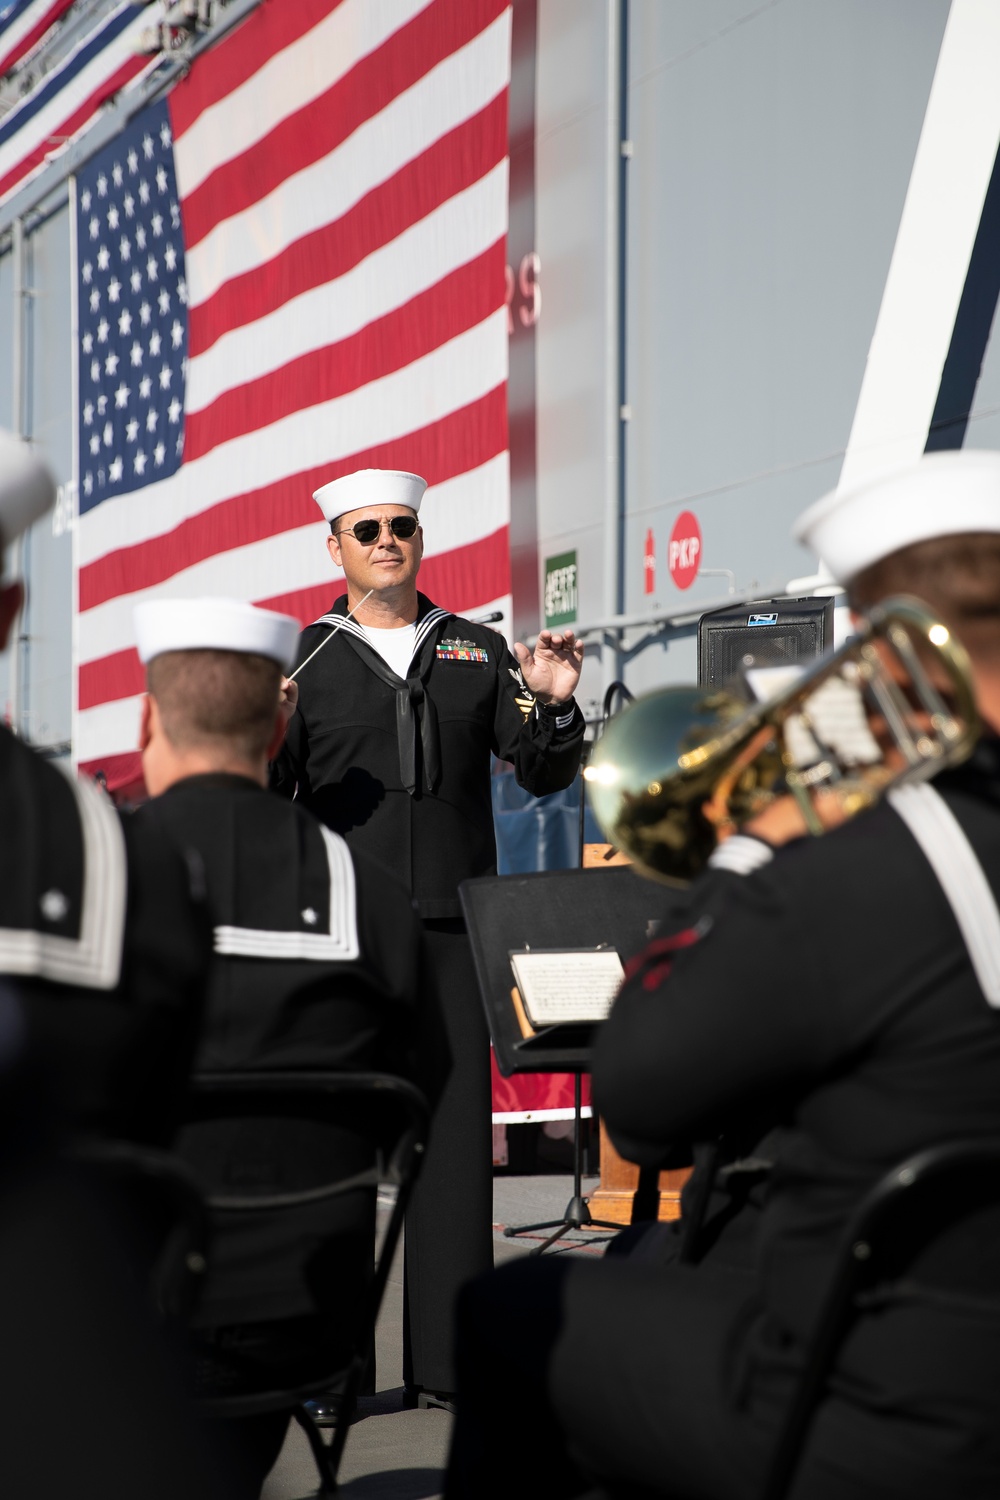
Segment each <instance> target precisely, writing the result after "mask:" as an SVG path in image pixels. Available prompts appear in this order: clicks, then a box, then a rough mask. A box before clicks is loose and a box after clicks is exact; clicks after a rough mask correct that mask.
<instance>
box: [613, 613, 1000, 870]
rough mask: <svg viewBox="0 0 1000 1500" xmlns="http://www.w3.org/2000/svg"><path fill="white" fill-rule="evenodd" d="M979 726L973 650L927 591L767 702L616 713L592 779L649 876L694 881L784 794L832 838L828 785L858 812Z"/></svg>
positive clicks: (718, 696)
mask: <svg viewBox="0 0 1000 1500" xmlns="http://www.w3.org/2000/svg"><path fill="white" fill-rule="evenodd" d="M925 661H927V662H928V665H927V666H925ZM930 663H933V664H934V665H933V666H930ZM933 677H937V678H939V679H941V680H943V681H945V682H946V683H947V687H946V688H944V689H943V690H941V689H939V688H938V687H937V686H936V685H935V682H934V680H932V678H933ZM978 735H979V716H978V714H977V711H976V700H975V693H974V688H973V680H972V670H971V666H970V663H969V658H968V655H967V654H966V651H965V648H964V647H963V646H962V644H961V642H960V641H958V640H957V639H956V638H955V636H954V635H953V634H952V633H951V631H950V630H949V629H948V627H947V626H946V625H944V624H943V623H942V622H941V621H940V620H939V619H937V617H936V616H935V615H934V614H933V613H932V612H931V610H930V609H928V607H927V606H926V605H925V604H923V603H921V601H920V600H918V599H913V598H909V597H907V596H900V597H898V598H894V599H887V600H886V601H885V602H884V603H882V604H880V605H877V606H876V607H875V608H874V609H872V610H871V612H870V613H869V614H868V615H867V616H866V617H865V618H864V620H863V621H862V622H861V623H860V625H859V628H858V633H857V635H855V636H854V637H853V638H852V639H851V640H850V641H848V642H847V643H846V644H845V645H843V646H841V647H840V648H839V650H837V651H834V652H832V653H831V654H830V655H828V656H825V657H822V658H821V659H820V660H819V661H817V662H816V663H815V664H814V665H813V666H812V667H810V668H809V669H808V670H806V671H804V672H802V673H801V674H798V675H797V676H796V680H795V681H794V682H793V683H791V684H790V685H786V686H784V687H782V688H781V689H780V690H779V691H778V692H776V693H774V694H773V695H772V696H771V697H769V698H767V699H766V700H765V701H763V702H761V703H759V704H757V705H755V706H753V707H750V708H748V707H747V705H746V704H745V703H743V702H741V701H740V700H739V699H737V698H735V697H734V696H732V695H731V694H729V693H724V692H719V691H714V690H711V689H706V688H698V687H673V688H664V689H662V690H661V691H659V692H655V693H649V694H647V695H646V696H645V697H642V698H637V699H636V700H635V702H634V703H631V704H630V705H629V706H628V707H627V708H625V709H623V711H622V712H621V713H620V714H617V715H616V716H615V717H614V718H613V719H612V720H610V722H609V723H608V725H607V728H606V729H605V731H604V734H603V735H602V736H601V738H600V740H599V741H598V742H597V745H596V747H595V749H594V751H593V753H592V755H591V758H590V763H589V765H588V766H587V768H586V770H585V771H584V777H585V779H586V782H587V790H588V793H589V795H590V800H591V805H592V806H593V809H594V813H595V816H596V817H597V821H598V822H599V823H600V825H601V827H602V829H603V830H604V832H605V835H606V837H607V838H608V839H609V840H610V841H611V842H612V843H613V844H615V845H617V847H618V848H620V849H623V850H624V851H625V852H626V853H627V854H628V855H629V856H630V857H631V859H632V861H633V863H634V864H635V866H636V867H637V869H638V870H639V872H640V873H641V874H645V875H649V876H651V877H652V878H653V879H656V880H662V881H665V882H667V883H668V884H686V883H687V882H688V881H689V880H691V879H692V878H693V877H694V876H695V875H697V874H698V873H699V871H700V870H701V869H703V868H704V866H705V865H706V863H707V862H708V859H709V857H710V856H711V854H712V851H713V849H714V848H715V847H716V844H717V843H718V842H719V841H720V839H721V838H723V837H725V836H726V835H727V834H728V833H730V832H733V831H735V830H737V829H739V828H740V827H741V826H742V825H743V824H744V823H746V822H747V821H748V820H749V819H751V818H753V817H754V816H756V815H757V814H758V813H760V812H762V811H763V810H764V808H765V807H766V806H768V804H769V803H770V802H772V801H773V800H774V798H775V797H777V796H780V795H782V794H784V793H791V795H792V796H793V797H794V798H795V799H796V802H797V804H798V806H799V808H800V810H801V813H802V816H803V819H804V820H805V824H806V827H807V828H808V830H809V832H810V833H813V834H820V833H822V832H823V831H824V824H823V822H822V821H821V819H820V817H819V814H818V813H817V810H816V805H815V798H816V796H817V794H818V793H821V792H823V793H827V792H832V793H833V794H834V795H835V796H836V798H837V803H838V806H839V809H840V812H841V814H842V815H843V816H844V817H852V816H854V815H855V814H856V813H858V812H861V811H863V810H864V809H865V808H867V807H870V806H872V805H873V804H874V803H875V802H877V801H878V799H879V798H880V797H882V796H884V794H885V793H886V792H887V791H888V790H889V789H890V788H891V787H893V786H896V785H898V784H899V783H900V782H902V781H908V780H921V779H924V778H926V777H930V776H933V775H935V774H936V773H937V772H938V771H939V770H942V769H943V768H944V767H946V766H954V765H958V764H959V763H960V762H961V761H963V760H964V759H965V758H966V757H967V756H968V755H969V754H970V752H971V750H972V747H973V746H974V744H975V742H976V739H977V738H978ZM880 741H881V742H880ZM886 741H888V747H889V748H888V750H886V748H885V742H886Z"/></svg>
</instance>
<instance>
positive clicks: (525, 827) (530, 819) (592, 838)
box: [493, 771, 604, 875]
mask: <svg viewBox="0 0 1000 1500" xmlns="http://www.w3.org/2000/svg"><path fill="white" fill-rule="evenodd" d="M582 785H583V783H582V781H581V779H580V777H579V776H578V777H577V778H576V780H575V781H574V782H573V784H572V786H569V787H567V788H566V790H565V791H564V792H553V793H552V794H551V796H548V797H532V796H531V795H530V793H528V792H526V791H524V790H523V789H522V788H521V787H519V786H518V784H517V782H516V781H515V780H514V772H513V771H501V772H500V773H499V774H497V775H495V776H494V777H493V826H494V827H495V829H496V835H497V861H498V863H497V868H498V870H499V872H500V874H501V875H525V874H528V873H530V872H531V871H532V870H574V869H576V868H577V867H578V865H579V863H580V788H581V786H582ZM585 836H586V842H587V843H588V844H595V843H601V842H602V841H603V838H604V836H603V834H602V833H601V831H600V829H599V828H598V826H597V824H596V822H595V821H594V815H593V813H592V812H591V811H590V809H589V808H588V809H587V818H586V830H585Z"/></svg>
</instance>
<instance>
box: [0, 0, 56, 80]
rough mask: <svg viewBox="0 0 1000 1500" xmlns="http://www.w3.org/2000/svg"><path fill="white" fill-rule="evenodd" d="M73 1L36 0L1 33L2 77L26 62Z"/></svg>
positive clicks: (0, 66) (0, 69) (0, 63)
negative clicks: (29, 54)
mask: <svg viewBox="0 0 1000 1500" xmlns="http://www.w3.org/2000/svg"><path fill="white" fill-rule="evenodd" d="M72 4H73V0H35V3H34V4H33V5H29V6H27V7H26V8H25V9H24V10H23V11H22V12H21V14H20V15H19V16H18V17H17V18H16V19H15V20H13V21H11V23H10V25H9V26H5V27H4V30H3V34H2V35H0V78H2V77H3V76H4V74H5V73H9V72H10V70H11V68H14V67H16V66H17V64H18V63H19V62H23V61H24V59H25V58H26V57H27V56H28V53H29V52H31V50H32V48H34V47H37V45H38V43H39V42H40V41H41V40H42V38H43V37H44V36H45V35H46V34H47V33H48V32H49V31H50V30H51V29H52V27H53V26H54V25H55V23H56V22H57V21H58V19H59V17H60V16H61V15H62V14H63V13H64V12H65V11H67V10H69V8H70V6H71V5H72Z"/></svg>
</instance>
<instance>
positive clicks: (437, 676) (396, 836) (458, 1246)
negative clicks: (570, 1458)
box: [272, 469, 584, 1404]
mask: <svg viewBox="0 0 1000 1500" xmlns="http://www.w3.org/2000/svg"><path fill="white" fill-rule="evenodd" d="M425 488H426V485H425V481H424V480H423V479H421V478H420V477H419V476H417V475H414V474H408V473H402V472H396V471H387V470H379V469H365V470H362V471H360V472H359V473H356V474H349V475H347V476H345V477H344V478H341V479H337V480H335V481H333V482H332V483H331V484H328V485H325V486H323V488H322V489H320V490H318V491H317V492H316V496H315V498H316V500H317V502H318V503H319V505H320V508H321V509H322V511H323V514H324V516H325V517H326V519H327V520H328V521H329V523H330V530H331V535H330V536H329V537H328V538H327V546H328V549H329V553H330V557H331V560H332V561H333V563H334V564H335V566H336V567H338V568H342V569H343V571H344V576H345V578H346V580H347V595H346V598H345V597H341V598H339V599H338V600H337V601H336V603H335V604H334V606H333V608H332V609H331V611H330V613H329V614H327V615H324V616H323V617H322V618H321V619H320V620H317V621H316V623H315V624H314V625H312V626H310V627H309V628H308V629H307V630H305V631H304V632H303V634H302V638H301V641H300V645H299V653H298V661H299V669H298V678H297V681H296V682H295V683H292V684H291V685H290V687H289V688H288V697H287V706H288V713H289V719H290V722H289V725H288V733H287V736H286V739H285V743H284V746H283V748H282V750H281V753H280V754H279V755H278V756H277V758H276V761H275V763H274V765H273V767H272V785H274V786H276V787H277V788H278V789H279V790H280V791H283V792H284V793H285V794H286V795H288V796H291V795H293V794H295V795H296V796H297V797H298V799H299V800H300V801H301V802H302V803H303V804H304V805H305V806H306V807H308V808H310V809H312V811H314V812H315V813H316V815H317V816H318V817H319V818H320V819H322V821H323V822H324V823H325V824H326V825H327V826H328V827H329V828H332V829H335V830H336V831H337V832H338V833H341V834H343V836H344V838H346V840H347V842H348V843H349V845H350V846H351V848H352V849H355V850H359V851H365V852H367V853H369V854H371V855H373V856H375V857H376V858H379V859H381V860H383V861H384V862H385V863H386V864H388V865H389V866H390V867H391V868H392V869H393V870H394V871H395V872H396V874H397V875H398V877H399V878H400V880H402V881H403V883H404V884H405V885H406V887H407V889H408V890H409V891H410V892H411V893H412V895H413V898H414V901H415V903H416V907H417V910H418V912H419V914H420V917H421V919H422V921H423V926H424V931H425V934H426V938H427V945H428V956H429V965H430V970H431V974H432V978H433V983H434V987H435V990H436V993H437V997H438V1001H439V1004H440V1012H441V1014H442V1016H443V1023H442V1024H441V1025H440V1026H434V1025H426V1026H424V1027H423V1028H422V1032H421V1036H420V1038H419V1055H420V1077H419V1081H420V1082H421V1083H422V1085H423V1087H424V1088H425V1090H426V1091H427V1093H428V1094H429V1096H430V1097H431V1099H432V1103H433V1105H434V1110H435V1113H434V1119H433V1122H432V1125H431V1135H430V1142H429V1147H428V1152H427V1158H426V1160H425V1163H424V1167H423V1170H422V1173H421V1177H420V1181H419V1182H418V1184H417V1190H416V1193H415V1195H414V1202H413V1206H412V1209H411V1212H410V1214H409V1216H408V1219H407V1225H406V1282H405V1286H406V1321H405V1331H404V1379H405V1381H406V1384H407V1386H408V1387H409V1392H410V1398H411V1399H412V1400H417V1401H419V1402H421V1404H424V1403H425V1402H426V1401H428V1400H433V1399H435V1397H436V1396H444V1397H447V1396H448V1395H450V1393H451V1392H453V1390H454V1384H455V1380H454V1368H453V1359H452V1344H453V1327H454V1324H453V1317H454V1303H455V1297H456V1294H457V1291H458V1288H459V1286H461V1284H462V1283H463V1282H464V1281H465V1280H466V1279H468V1278H469V1277H470V1276H474V1275H476V1274H477V1273H478V1272H480V1271H482V1270H485V1269H487V1268H489V1266H491V1265H492V1258H493V1246H492V1228H491V1226H492V1153H491V1137H490V1107H491V1100H490V1070H489V1037H488V1033H487V1028H486V1022H485V1017H484V1014H483V1007H482V1004H481V1002H480V999H479V995H478V988H477V984H476V979H475V972H474V969H473V965H472V956H471V951H470V949H469V943H468V938H467V936H466V934H465V930H464V925H463V923H462V919H461V907H460V904H459V898H458V886H459V884H460V882H461V881H463V880H465V879H468V878H469V877H471V876H476V875H484V874H489V873H491V872H493V871H495V869H496V845H495V840H494V833H493V815H492V800H491V791H490V755H491V752H492V753H494V754H496V755H498V756H499V757H500V758H501V759H504V760H509V761H512V762H513V764H514V770H515V774H516V776H517V778H518V781H519V782H520V784H521V785H522V786H523V787H525V788H526V789H527V790H528V791H530V792H532V793H534V794H536V795H542V794H544V793H547V792H552V791H557V790H559V789H561V788H563V787H566V786H568V785H569V783H570V782H571V781H572V780H573V777H574V776H575V775H576V772H577V768H578V766H579V761H580V752H581V748H582V744H583V732H584V721H583V716H582V714H581V713H580V710H579V708H577V706H576V704H575V702H574V699H573V693H574V691H575V689H576V685H577V682H578V680H579V675H580V666H581V663H582V658H583V648H582V644H581V643H580V642H579V641H577V640H576V639H575V637H574V635H573V632H572V631H564V632H561V633H554V632H550V631H542V632H541V633H540V635H539V637H538V640H537V643H536V645H535V647H534V650H533V651H529V650H528V649H527V647H525V646H523V645H520V644H518V645H516V646H515V648H514V651H515V653H516V654H511V652H509V651H508V649H507V647H506V645H505V643H504V641H503V639H502V637H501V636H499V635H497V634H496V633H495V632H494V631H492V630H489V629H486V628H484V627H483V626H480V625H475V624H473V623H472V621H470V620H466V619H463V618H460V617H457V616H455V615H453V614H452V613H451V612H450V611H449V610H447V609H444V608H439V607H438V606H436V605H435V604H434V603H432V601H431V600H430V599H428V598H427V597H426V596H425V595H423V594H421V593H419V592H418V589H417V575H418V571H419V568H420V561H421V557H422V555H423V534H422V531H421V527H420V524H419V521H418V511H419V509H420V505H421V501H422V498H423V494H424V490H425ZM349 614H350V618H348V615H349Z"/></svg>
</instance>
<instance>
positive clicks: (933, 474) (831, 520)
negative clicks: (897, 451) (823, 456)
mask: <svg viewBox="0 0 1000 1500" xmlns="http://www.w3.org/2000/svg"><path fill="white" fill-rule="evenodd" d="M975 531H996V532H1000V453H993V452H988V451H986V450H985V449H956V450H953V451H952V450H949V451H947V452H941V453H925V454H924V455H923V457H922V458H919V459H918V460H917V461H916V463H913V464H909V465H907V467H906V468H902V469H891V470H884V471H883V472H882V473H880V474H875V475H873V476H872V477H871V478H870V479H866V480H864V481H863V482H862V483H860V484H857V485H854V486H852V487H851V488H850V489H847V490H843V491H837V490H835V491H834V492H833V493H832V494H830V495H824V496H823V498H822V500H817V501H816V503H815V504H814V505H811V506H810V507H809V509H808V510H807V511H805V512H803V514H802V515H801V516H799V518H798V520H797V521H796V522H795V524H794V525H793V527H792V535H793V536H794V537H795V539H796V541H799V542H803V543H804V544H805V546H807V547H811V548H812V549H813V551H814V552H816V553H818V554H819V556H820V557H821V558H822V559H823V561H824V562H825V563H826V565H827V567H828V568H829V569H830V572H831V573H832V574H833V576H834V578H835V579H836V580H837V581H838V583H843V584H847V583H850V581H851V579H852V578H856V577H857V575H858V574H859V573H861V572H862V571H863V570H864V569H865V568H870V567H871V565H872V564H873V563H877V562H881V560H882V558H883V557H888V556H889V554H890V553H891V552H898V551H899V550H900V548H902V547H909V546H912V545H913V543H914V542H927V541H930V540H932V539H933V538H934V537H939V536H960V535H962V534H963V533H968V532H975Z"/></svg>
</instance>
